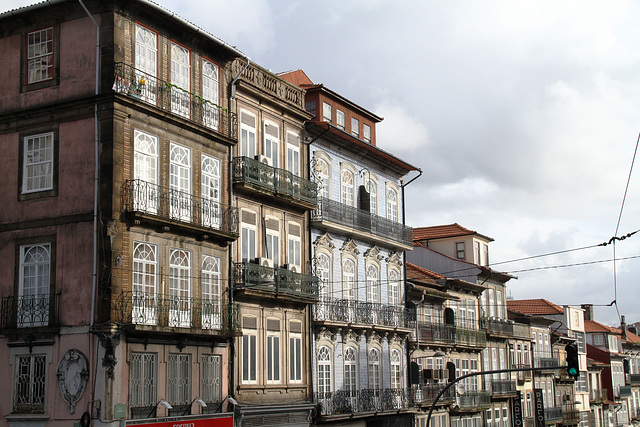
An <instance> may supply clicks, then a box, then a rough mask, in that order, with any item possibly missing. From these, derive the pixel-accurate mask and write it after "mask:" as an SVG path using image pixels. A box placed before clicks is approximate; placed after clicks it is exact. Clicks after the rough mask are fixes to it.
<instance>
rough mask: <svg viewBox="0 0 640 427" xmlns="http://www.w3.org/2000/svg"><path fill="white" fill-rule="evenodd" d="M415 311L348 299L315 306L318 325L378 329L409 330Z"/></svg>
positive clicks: (327, 301) (326, 301)
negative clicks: (343, 325)
mask: <svg viewBox="0 0 640 427" xmlns="http://www.w3.org/2000/svg"><path fill="white" fill-rule="evenodd" d="M413 316H414V312H413V310H410V309H407V308H404V307H401V306H391V305H386V304H379V303H372V302H362V301H356V300H347V299H332V300H321V301H318V303H317V304H316V305H315V310H314V319H313V320H314V322H315V323H316V324H323V325H334V326H340V324H350V325H362V327H363V328H365V327H369V328H370V327H374V326H375V327H376V328H380V327H383V328H389V329H396V328H400V329H402V328H404V329H408V328H409V321H410V320H411V319H412V318H413Z"/></svg>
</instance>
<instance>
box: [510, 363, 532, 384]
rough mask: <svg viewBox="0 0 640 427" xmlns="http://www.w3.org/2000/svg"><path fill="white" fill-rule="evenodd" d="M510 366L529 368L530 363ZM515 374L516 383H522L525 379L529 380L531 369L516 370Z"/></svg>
mask: <svg viewBox="0 0 640 427" xmlns="http://www.w3.org/2000/svg"><path fill="white" fill-rule="evenodd" d="M512 368H515V369H530V368H531V365H529V364H523V365H513V366H512ZM515 375H516V376H517V380H518V384H524V383H525V382H526V381H531V377H532V375H531V371H518V372H515Z"/></svg>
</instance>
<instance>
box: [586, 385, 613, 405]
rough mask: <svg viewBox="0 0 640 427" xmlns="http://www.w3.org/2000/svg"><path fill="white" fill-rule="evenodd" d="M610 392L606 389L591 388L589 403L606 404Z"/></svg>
mask: <svg viewBox="0 0 640 427" xmlns="http://www.w3.org/2000/svg"><path fill="white" fill-rule="evenodd" d="M607 393H608V390H607V389H606V388H597V389H594V388H591V389H590V390H589V401H590V402H591V403H604V402H606V401H607V400H608V397H607Z"/></svg>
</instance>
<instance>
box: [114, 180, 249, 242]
mask: <svg viewBox="0 0 640 427" xmlns="http://www.w3.org/2000/svg"><path fill="white" fill-rule="evenodd" d="M123 193H124V194H123V200H124V209H125V211H127V212H133V213H139V214H145V215H149V216H152V217H155V218H158V219H162V220H165V221H174V222H176V223H182V224H185V225H188V226H196V227H198V228H199V229H202V230H206V231H210V232H211V231H212V232H215V233H217V234H220V235H221V236H227V237H228V239H233V240H235V239H236V238H237V237H238V208H236V207H233V206H228V205H224V204H222V203H219V202H217V201H214V200H212V199H207V198H203V197H197V196H194V195H193V194H189V193H185V192H183V191H178V190H172V189H170V188H166V187H161V186H159V185H156V184H152V183H150V182H147V181H142V180H140V179H134V180H128V181H125V183H124V188H123Z"/></svg>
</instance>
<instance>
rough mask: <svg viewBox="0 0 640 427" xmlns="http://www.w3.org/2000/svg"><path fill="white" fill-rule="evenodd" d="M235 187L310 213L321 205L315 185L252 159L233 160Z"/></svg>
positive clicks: (239, 158) (237, 158) (238, 158)
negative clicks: (318, 204) (317, 205)
mask: <svg viewBox="0 0 640 427" xmlns="http://www.w3.org/2000/svg"><path fill="white" fill-rule="evenodd" d="M233 183H234V184H235V186H236V187H237V188H239V189H243V190H245V191H248V192H251V193H254V194H259V195H262V196H266V197H268V198H272V199H277V200H278V201H279V202H283V201H284V202H286V203H288V204H290V205H293V206H296V207H299V208H303V209H307V210H310V209H314V208H315V207H316V204H317V203H318V186H317V184H316V183H315V182H312V181H309V180H308V179H304V178H300V177H299V176H296V175H294V174H293V173H292V172H289V171H287V170H284V169H278V168H274V167H272V166H269V165H268V164H265V163H262V162H260V161H258V160H255V159H251V158H249V157H236V158H234V159H233Z"/></svg>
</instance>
